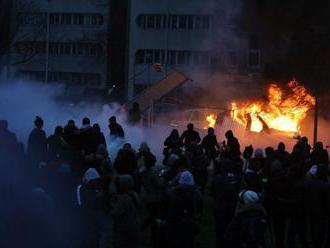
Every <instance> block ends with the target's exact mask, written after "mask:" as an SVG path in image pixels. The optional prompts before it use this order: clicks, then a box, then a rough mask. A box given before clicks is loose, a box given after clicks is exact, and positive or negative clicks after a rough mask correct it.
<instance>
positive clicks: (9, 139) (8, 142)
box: [0, 120, 17, 155]
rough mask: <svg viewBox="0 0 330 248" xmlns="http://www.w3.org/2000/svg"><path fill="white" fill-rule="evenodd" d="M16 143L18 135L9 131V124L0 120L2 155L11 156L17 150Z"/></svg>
mask: <svg viewBox="0 0 330 248" xmlns="http://www.w3.org/2000/svg"><path fill="white" fill-rule="evenodd" d="M16 143H17V138H16V134H14V133H13V132H11V131H9V129H8V122H7V121H6V120H0V155H1V154H3V155H7V154H8V155H9V153H10V152H11V151H13V150H14V149H15V146H16Z"/></svg>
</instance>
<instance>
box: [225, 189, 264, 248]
mask: <svg viewBox="0 0 330 248" xmlns="http://www.w3.org/2000/svg"><path fill="white" fill-rule="evenodd" d="M266 229H267V214H266V210H265V209H264V207H263V206H262V204H261V195H260V194H259V193H257V192H254V191H251V190H243V191H241V192H240V193H239V202H238V207H237V210H236V213H235V217H234V218H233V220H232V222H231V223H230V224H229V226H228V228H227V231H226V234H225V238H226V242H227V244H226V246H225V247H232V248H234V247H235V248H240V247H245V248H259V247H266V246H265V232H266Z"/></svg>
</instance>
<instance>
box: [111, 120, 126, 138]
mask: <svg viewBox="0 0 330 248" xmlns="http://www.w3.org/2000/svg"><path fill="white" fill-rule="evenodd" d="M109 129H110V136H111V137H114V138H124V137H125V132H124V129H123V128H122V126H121V125H119V124H118V123H116V124H110V125H109Z"/></svg>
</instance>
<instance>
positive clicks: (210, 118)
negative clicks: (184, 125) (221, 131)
mask: <svg viewBox="0 0 330 248" xmlns="http://www.w3.org/2000/svg"><path fill="white" fill-rule="evenodd" d="M206 120H207V121H208V123H209V126H208V127H212V128H214V127H215V123H216V118H215V115H214V114H211V115H208V116H207V117H206Z"/></svg>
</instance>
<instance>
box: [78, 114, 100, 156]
mask: <svg viewBox="0 0 330 248" xmlns="http://www.w3.org/2000/svg"><path fill="white" fill-rule="evenodd" d="M79 140H80V145H81V149H82V150H83V151H84V154H85V155H89V154H92V153H95V152H96V151H97V144H96V143H95V132H94V129H93V128H92V126H91V121H90V119H89V118H87V117H85V118H84V119H83V121H82V127H81V128H80V130H79Z"/></svg>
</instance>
